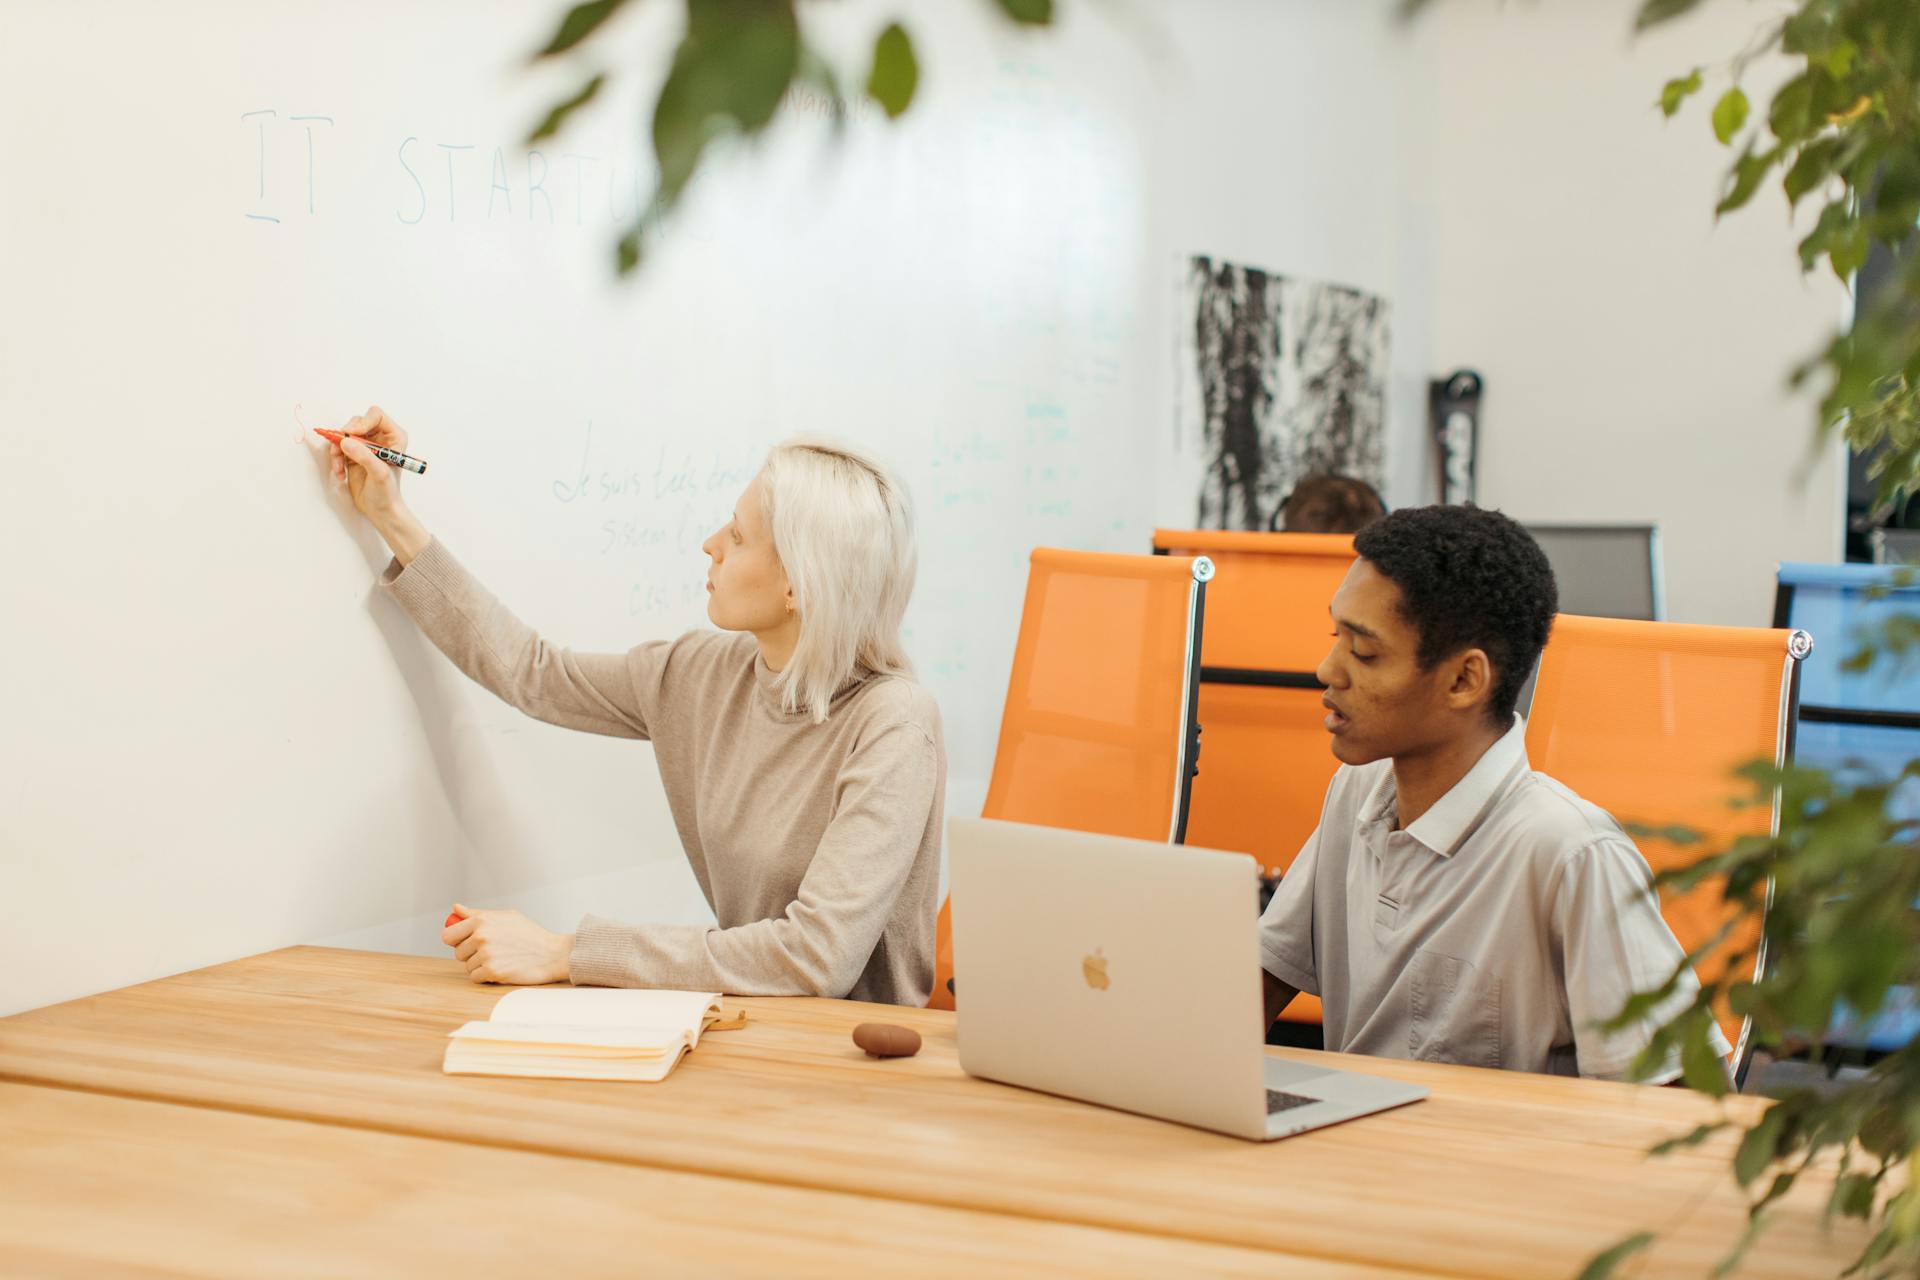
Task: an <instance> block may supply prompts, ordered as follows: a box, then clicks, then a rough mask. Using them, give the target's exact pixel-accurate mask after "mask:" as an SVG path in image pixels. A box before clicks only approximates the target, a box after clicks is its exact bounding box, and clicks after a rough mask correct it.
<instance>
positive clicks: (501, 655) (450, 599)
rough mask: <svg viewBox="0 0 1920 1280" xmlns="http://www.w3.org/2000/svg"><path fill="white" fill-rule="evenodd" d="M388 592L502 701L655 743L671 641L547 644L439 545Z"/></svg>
mask: <svg viewBox="0 0 1920 1280" xmlns="http://www.w3.org/2000/svg"><path fill="white" fill-rule="evenodd" d="M380 585H381V588H382V589H383V590H384V591H386V592H387V594H388V595H390V596H391V597H392V598H393V599H394V600H395V601H397V602H398V603H399V605H400V607H401V608H403V609H405V610H406V611H407V613H408V614H409V615H410V616H411V617H412V618H413V620H414V622H415V623H417V624H418V625H419V627H420V630H421V631H422V632H424V633H425V634H426V637H427V638H428V639H429V640H431V641H433V643H434V645H435V647H437V648H438V649H439V650H440V652H442V653H444V654H446V655H447V657H448V658H449V659H450V660H451V661H452V662H453V664H454V665H455V666H456V667H459V668H460V670H462V671H464V672H466V673H467V675H469V676H471V677H472V678H473V679H474V680H475V681H476V682H477V683H478V684H480V685H481V686H482V687H483V688H485V689H487V690H488V691H489V692H491V693H493V694H494V695H495V696H496V697H498V698H499V699H500V700H501V701H503V702H506V703H508V704H509V705H511V706H513V707H516V708H518V709H519V710H521V711H524V712H525V713H526V714H528V715H530V716H532V717H534V718H535V719H537V720H545V721H547V722H548V723H550V724H557V725H561V726H564V727H565V728H568V729H584V730H586V731H587V732H589V733H604V734H609V735H611V736H613V737H618V738H649V737H651V736H652V731H651V729H650V728H649V726H650V725H652V724H654V723H655V722H656V718H657V714H658V710H659V703H660V696H661V687H662V684H663V682H664V676H665V672H666V666H667V659H668V656H669V655H670V653H671V651H672V648H673V642H671V641H666V640H656V641H652V642H650V643H647V644H643V645H639V646H637V647H636V648H633V649H630V650H628V651H627V652H626V653H575V652H573V651H572V650H570V649H562V648H559V647H557V646H555V645H552V644H549V643H547V642H546V641H545V640H542V639H541V638H540V636H539V635H538V634H536V633H535V631H534V630H533V628H532V627H529V626H528V625H527V624H526V623H524V622H522V621H520V619H519V618H516V617H515V616H514V615H513V613H512V611H511V610H509V609H508V608H507V607H506V606H505V605H503V604H501V603H500V602H499V601H498V600H496V599H494V597H493V595H492V594H491V593H490V592H488V591H487V589H486V588H485V587H483V586H481V585H480V583H479V581H478V580H477V579H476V578H474V576H473V575H472V574H470V573H468V572H467V570H466V568H465V567H464V566H463V565H461V563H460V562H459V561H458V560H456V559H454V558H453V553H452V552H450V551H448V550H447V549H446V548H445V547H444V546H442V545H441V544H440V543H439V542H438V541H435V542H432V543H429V544H428V546H427V548H426V549H425V550H424V551H422V552H421V553H420V554H419V555H417V556H415V557H414V558H413V559H412V560H411V561H410V562H408V564H407V565H406V567H405V568H404V569H403V568H401V567H400V565H399V563H398V562H397V561H396V562H394V563H393V564H391V565H389V566H388V567H387V571H386V573H385V574H383V575H382V576H381V579H380Z"/></svg>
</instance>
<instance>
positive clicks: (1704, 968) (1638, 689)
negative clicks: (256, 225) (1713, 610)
mask: <svg viewBox="0 0 1920 1280" xmlns="http://www.w3.org/2000/svg"><path fill="white" fill-rule="evenodd" d="M1811 647H1812V641H1811V639H1810V638H1809V637H1808V636H1807V634H1806V633H1805V632H1802V631H1789V630H1784V629H1771V630H1770V629H1764V628H1758V627H1707V626H1691V625H1684V624H1680V623H1672V622H1641V621H1632V620H1628V619H1621V618H1587V617H1580V616H1578V615H1574V614H1562V615H1560V616H1559V617H1558V618H1556V619H1555V620H1554V624H1553V635H1552V638H1551V639H1550V640H1548V642H1547V648H1546V652H1545V653H1544V654H1543V655H1542V656H1541V659H1540V675H1539V682H1538V685H1537V688H1536V690H1535V693H1534V700H1533V712H1532V714H1531V715H1530V716H1529V717H1528V719H1527V756H1528V759H1529V760H1530V762H1531V764H1532V766H1533V767H1534V768H1535V769H1537V770H1539V771H1540V772H1542V773H1545V774H1547V775H1548V776H1550V777H1552V778H1554V779H1556V780H1558V781H1559V782H1561V783H1563V784H1565V785H1566V786H1568V787H1571V788H1572V789H1573V790H1574V791H1576V792H1578V793H1579V794H1580V796H1581V797H1583V798H1584V799H1586V800H1588V801H1591V802H1592V803H1594V804H1597V805H1599V806H1600V807H1601V808H1603V809H1605V810H1607V812H1609V813H1611V814H1612V815H1613V816H1614V817H1615V818H1616V819H1617V820H1618V821H1619V822H1621V823H1622V824H1623V825H1627V824H1636V825H1641V826H1645V827H1653V828H1662V827H1673V826H1679V827H1686V828H1690V829H1692V830H1694V831H1696V832H1698V833H1700V835H1701V836H1702V837H1703V838H1704V843H1701V844H1689V845H1678V844H1675V843H1673V842H1671V841H1669V840H1665V839H1662V838H1660V837H1657V836H1649V835H1641V836H1637V837H1636V838H1635V839H1636V843H1637V844H1638V845H1639V846H1640V851H1641V852H1642V853H1643V854H1645V855H1646V858H1647V861H1648V862H1649V863H1650V864H1651V865H1652V866H1653V868H1654V870H1655V871H1660V870H1663V869H1666V868H1669V867H1674V866H1681V865H1686V864H1688V863H1691V862H1694V861H1696V860H1697V859H1698V858H1699V857H1701V856H1702V855H1703V854H1704V853H1706V852H1707V851H1709V850H1712V849H1715V848H1720V847H1724V846H1725V844H1726V843H1727V842H1729V841H1731V840H1732V839H1734V838H1735V837H1738V836H1742V835H1750V834H1763V835H1764V834H1767V833H1769V832H1772V831H1774V830H1776V829H1777V825H1778V822H1779V800H1778V797H1777V796H1776V797H1775V799H1774V803H1773V805H1772V806H1771V807H1770V808H1769V807H1756V806H1746V807H1736V806H1735V804H1734V802H1736V801H1743V800H1747V799H1749V798H1750V797H1751V787H1750V784H1748V783H1746V782H1744V781H1743V780H1741V779H1738V778H1736V777H1735V776H1734V770H1735V769H1736V768H1738V767H1739V766H1740V765H1742V764H1745V763H1747V762H1748V761H1751V760H1754V759H1763V760H1771V761H1774V762H1775V763H1784V762H1785V761H1786V760H1787V759H1789V758H1790V756H1791V754H1792V750H1793V742H1792V731H1793V724H1794V710H1795V706H1796V702H1797V699H1798V696H1799V681H1798V672H1799V659H1800V658H1802V657H1804V656H1806V654H1807V652H1808V651H1809V650H1810V649H1811ZM1722 888H1723V885H1722V884H1721V883H1719V882H1717V881H1709V882H1707V883H1705V884H1702V885H1700V886H1698V887H1696V888H1695V889H1693V890H1691V891H1689V892H1687V893H1684V894H1678V895H1670V896H1668V897H1666V898H1665V899H1664V901H1663V904H1662V907H1661V912H1662V914H1663V915H1664V916H1665V917H1666V920H1667V924H1668V926H1669V927H1670V928H1672V930H1673V932H1674V936H1675V937H1677V938H1678V939H1679V940H1680V945H1681V946H1682V947H1684V948H1686V949H1687V950H1688V951H1692V950H1694V949H1695V948H1697V947H1700V946H1702V945H1704V944H1705V943H1706V942H1707V941H1708V940H1709V939H1710V938H1712V937H1713V935H1714V934H1715V933H1716V932H1718V931H1719V929H1720V928H1721V927H1722V926H1723V925H1724V924H1725V923H1726V922H1727V920H1728V919H1729V918H1730V917H1731V916H1732V914H1733V909H1732V908H1731V907H1729V906H1728V905H1727V904H1726V903H1725V902H1724V901H1723V899H1722ZM1742 955H1744V956H1745V959H1740V957H1741V956H1742ZM1736 960H1737V961H1738V962H1739V967H1740V971H1741V972H1743V973H1752V974H1755V975H1757V974H1758V973H1759V972H1760V971H1761V969H1762V967H1763V966H1764V964H1765V960H1766V957H1765V954H1764V946H1763V941H1762V937H1761V927H1760V922H1759V921H1758V920H1749V921H1747V922H1746V923H1745V924H1744V925H1743V926H1742V927H1741V928H1740V929H1738V930H1737V931H1736V932H1735V933H1734V934H1733V935H1732V936H1730V937H1729V938H1728V939H1727V940H1726V941H1725V942H1724V943H1722V944H1721V945H1720V946H1719V947H1717V948H1716V949H1714V950H1713V951H1711V952H1709V953H1708V954H1707V955H1706V956H1704V957H1703V958H1702V959H1701V961H1700V962H1699V963H1698V965H1697V966H1696V969H1697V972H1699V974H1700V975H1701V977H1702V979H1703V980H1709V981H1711V980H1714V979H1716V978H1719V977H1722V976H1724V975H1726V974H1727V973H1728V972H1729V971H1730V968H1731V966H1732V965H1733V964H1734V963H1735V962H1736ZM1716 1016H1717V1017H1718V1019H1719V1021H1720V1024H1721V1027H1722V1029H1723V1030H1724V1031H1725V1032H1726V1034H1727V1040H1728V1042H1729V1043H1730V1044H1732V1045H1733V1046H1734V1061H1735V1062H1736V1063H1738V1062H1741V1061H1743V1055H1744V1050H1745V1042H1746V1032H1747V1022H1746V1019H1744V1018H1742V1017H1739V1016H1737V1015H1735V1014H1734V1013H1733V1012H1732V1011H1731V1010H1730V1009H1728V1008H1725V1007H1721V1008H1719V1009H1717V1010H1716Z"/></svg>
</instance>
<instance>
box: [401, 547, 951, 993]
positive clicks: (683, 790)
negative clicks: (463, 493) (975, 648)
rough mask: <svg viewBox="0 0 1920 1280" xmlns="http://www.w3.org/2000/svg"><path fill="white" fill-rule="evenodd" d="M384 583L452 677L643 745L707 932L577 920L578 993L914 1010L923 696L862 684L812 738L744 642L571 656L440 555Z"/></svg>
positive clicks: (931, 893)
mask: <svg viewBox="0 0 1920 1280" xmlns="http://www.w3.org/2000/svg"><path fill="white" fill-rule="evenodd" d="M381 583H382V585H383V587H384V588H385V589H386V590H387V591H388V592H389V593H390V594H391V595H392V596H393V598H394V599H395V600H397V601H398V602H399V603H400V605H401V606H402V607H403V608H405V609H406V611H407V612H408V613H409V614H411V615H412V617H413V619H414V621H415V622H417V623H418V624H419V625H420V629H421V630H422V631H424V632H425V633H426V635H427V636H428V638H429V639H431V640H432V641H433V642H434V644H435V645H437V646H439V648H440V651H441V652H442V653H444V654H446V655H447V657H448V658H450V659H452V660H453V662H454V665H456V666H458V667H459V668H460V669H461V670H462V671H464V672H466V673H467V674H468V675H469V676H471V677H473V679H475V680H476V681H478V682H479V683H480V684H481V685H483V686H485V687H486V688H487V689H489V690H491V691H492V692H493V693H495V694H496V695H498V696H499V697H500V698H502V699H503V700H505V701H506V702H508V703H510V704H512V705H513V706H515V707H517V708H519V709H520V710H521V711H524V712H526V713H527V714H528V715H530V716H533V717H535V718H537V719H540V720H545V721H548V722H550V723H552V724H557V725H564V726H566V727H568V728H571V729H585V730H587V731H588V732H591V733H604V734H611V735H613V736H615V737H624V738H644V739H650V740H651V741H652V742H653V747H654V758H655V760H656V761H657V762H658V764H659V767H660V778H661V781H662V782H664V783H665V784H666V790H667V800H668V803H669V804H670V805H671V807H672V810H673V820H674V825H675V826H676V827H677V828H678V829H679V832H680V841H681V843H682V844H683V845H684V846H685V847H686V852H687V860H688V862H690V863H691V864H692V865H693V874H694V876H695V877H696V878H698V880H699V881H700V888H701V890H702V891H703V892H704V893H705V894H706V895H707V902H708V903H709V904H710V905H711V906H712V907H713V913H714V916H715V918H716V919H717V920H718V921H719V927H718V928H709V927H706V926H702V925H670V924H655V925H627V924H620V923H617V922H615V921H612V920H604V919H601V918H600V917H598V916H592V915H589V916H587V917H585V918H584V919H582V920H581V921H580V925H579V928H578V929H577V931H576V934H575V940H574V947H573V961H572V978H573V981H574V982H576V983H583V984H593V985H597V986H619V987H672V988H681V989H686V990H694V991H723V992H728V993H732V994H736V995H819V996H836V997H838V996H845V997H849V998H851V999H855V1000H873V1001H880V1002H885V1003H891V1004H913V1005H918V1004H924V1003H926V999H927V995H928V993H929V992H930V991H932V989H933V931H934V912H935V909H936V907H937V905H938V904H937V902H936V895H937V893H938V888H939V862H940V829H941V813H942V809H943V806H944V800H945V791H946V776H947V762H946V750H945V747H944V746H943V745H942V741H941V735H940V713H939V709H938V708H937V707H936V706H935V704H934V700H933V697H932V695H931V694H929V693H928V692H927V691H926V690H925V689H923V688H921V687H920V686H919V685H918V684H916V683H915V682H914V681H912V680H910V679H906V678H903V677H898V676H875V675H872V674H871V673H865V672H863V673H861V675H860V676H859V677H858V678H856V679H855V680H853V681H851V682H849V683H848V684H847V686H846V687H845V688H843V689H842V690H841V691H840V692H839V693H838V694H837V695H835V698H834V701H833V707H832V711H831V714H829V715H828V717H827V720H826V723H824V724H815V723H814V722H813V721H812V720H811V719H810V718H809V717H808V716H807V715H806V714H805V713H803V712H802V713H788V712H783V711H782V710H781V709H780V700H779V695H778V694H777V693H776V692H775V691H774V688H773V681H774V677H775V673H774V672H772V671H771V670H769V669H768V667H767V665H766V663H765V662H764V661H762V659H761V658H760V651H759V646H758V645H757V644H756V643H755V641H754V638H753V637H752V636H751V635H748V634H744V633H728V632H722V631H690V632H688V633H687V634H686V635H683V636H681V637H680V638H679V639H678V640H656V641H651V642H649V643H647V644H642V645H639V646H637V647H635V648H633V649H630V650H628V651H627V652H626V653H611V654H587V653H573V652H571V651H569V650H566V649H561V648H557V647H555V646H554V645H551V644H549V643H547V642H546V641H544V640H542V639H541V638H540V637H539V636H538V635H536V634H535V633H534V631H533V629H532V628H530V627H528V626H527V625H526V624H525V623H523V622H521V621H520V620H519V619H518V618H516V617H514V616H513V614H512V613H510V612H509V611H508V610H507V609H506V608H505V607H504V606H502V605H501V604H500V602H499V601H497V600H495V599H494V598H493V596H492V595H490V594H489V593H488V592H487V590H486V589H485V588H484V587H482V586H481V585H480V583H479V582H478V581H476V580H475V579H474V577H473V576H472V575H471V574H469V573H468V572H467V571H466V570H465V569H464V568H462V567H461V565H460V563H459V562H458V561H457V560H455V559H454V558H453V556H452V555H451V554H450V553H449V552H448V551H447V550H446V548H444V547H443V546H441V545H440V543H438V542H435V543H432V544H431V545H429V546H428V547H427V549H426V550H424V551H422V552H421V553H420V554H419V555H418V556H416V557H415V558H414V559H413V560H412V561H411V562H410V563H409V564H408V565H407V566H406V568H405V569H404V570H402V569H401V568H400V567H399V565H398V563H397V562H396V563H395V564H393V565H390V566H389V567H388V569H387V572H386V574H385V575H384V576H383V577H382V578H381Z"/></svg>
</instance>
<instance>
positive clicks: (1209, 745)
mask: <svg viewBox="0 0 1920 1280" xmlns="http://www.w3.org/2000/svg"><path fill="white" fill-rule="evenodd" d="M1153 545H1154V550H1155V552H1156V553H1159V554H1166V553H1168V552H1174V551H1178V552H1181V553H1183V554H1202V553H1204V554H1205V555H1207V556H1208V557H1210V558H1211V559H1212V560H1213V562H1214V566H1215V569H1216V574H1215V577H1214V580H1213V583H1212V585H1211V587H1210V588H1209V592H1208V596H1207V631H1206V637H1205V641H1204V643H1203V644H1202V646H1201V657H1200V707H1199V715H1200V741H1201V748H1202V749H1201V754H1200V761H1199V765H1200V772H1199V776H1198V777H1196V778H1195V779H1194V782H1193V814H1192V817H1191V818H1190V819H1189V820H1188V823H1187V841H1188V843H1190V844H1196V845H1200V846H1202V847H1205V848H1209V849H1231V850H1235V851H1238V852H1243V853H1251V854H1252V855H1253V856H1254V857H1255V858H1256V859H1257V860H1258V861H1259V862H1260V865H1261V867H1262V868H1263V869H1264V870H1265V871H1266V872H1267V874H1269V875H1278V874H1280V873H1281V872H1283V871H1285V870H1286V868H1287V866H1288V865H1289V864H1291V863H1292V861H1293V859H1294V857H1295V856H1296V855H1297V854H1298V853H1299V852H1300V847H1301V846H1302V845H1304V844H1305V843H1306V841H1307V837H1308V836H1309V835H1312V834H1313V827H1314V824H1315V823H1316V822H1318V821H1319V818H1320V805H1321V801H1322V800H1323V799H1324V798H1325V796H1326V790H1327V783H1328V782H1330V781H1331V780H1332V779H1333V774H1334V770H1335V769H1337V768H1339V765H1340V762H1339V761H1338V760H1336V759H1334V757H1333V752H1332V751H1331V750H1330V749H1329V746H1328V739H1327V733H1326V730H1325V728H1324V727H1323V726H1322V723H1321V721H1322V719H1323V717H1324V716H1325V714H1326V712H1325V710H1324V709H1323V708H1322V707H1321V705H1320V694H1321V686H1320V682H1319V681H1318V680H1317V679H1315V678H1314V674H1313V673H1314V670H1315V668H1317V667H1318V666H1319V665H1320V660H1321V659H1322V658H1323V657H1324V656H1325V655H1326V652H1327V648H1328V646H1329V645H1330V643H1331V640H1330V638H1329V634H1328V633H1329V632H1330V631H1331V630H1332V626H1331V624H1330V623H1329V622H1328V615H1327V608H1328V606H1329V605H1330V604H1331V603H1332V601H1333V593H1334V592H1335V591H1336V590H1338V589H1339V586H1340V583H1341V580H1342V579H1344V578H1345V577H1346V575H1347V570H1348V569H1350V568H1351V567H1352V566H1353V561H1354V550H1353V538H1352V537H1351V536H1350V535H1348V534H1339V533H1233V532H1220V531H1217V530H1206V529H1156V530H1154V533H1153ZM1302 1007H1303V1008H1304V1007H1305V1005H1304V1004H1303V1005H1302Z"/></svg>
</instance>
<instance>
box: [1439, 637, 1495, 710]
mask: <svg viewBox="0 0 1920 1280" xmlns="http://www.w3.org/2000/svg"><path fill="white" fill-rule="evenodd" d="M1497 679H1498V677H1497V676H1496V675H1495V674H1494V670H1493V660H1492V659H1491V658H1489V657H1487V651H1486V650H1485V649H1468V650H1467V651H1466V652H1465V653H1462V654H1461V655H1460V656H1459V657H1457V658H1455V659H1454V660H1453V684H1452V685H1451V686H1450V687H1449V688H1448V689H1447V705H1448V706H1450V707H1453V708H1455V709H1456V710H1460V711H1465V710H1468V709H1470V708H1472V707H1476V706H1483V705H1485V704H1486V703H1487V702H1488V701H1489V700H1490V699H1492V697H1493V686H1494V682H1495V681H1496V680H1497Z"/></svg>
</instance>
